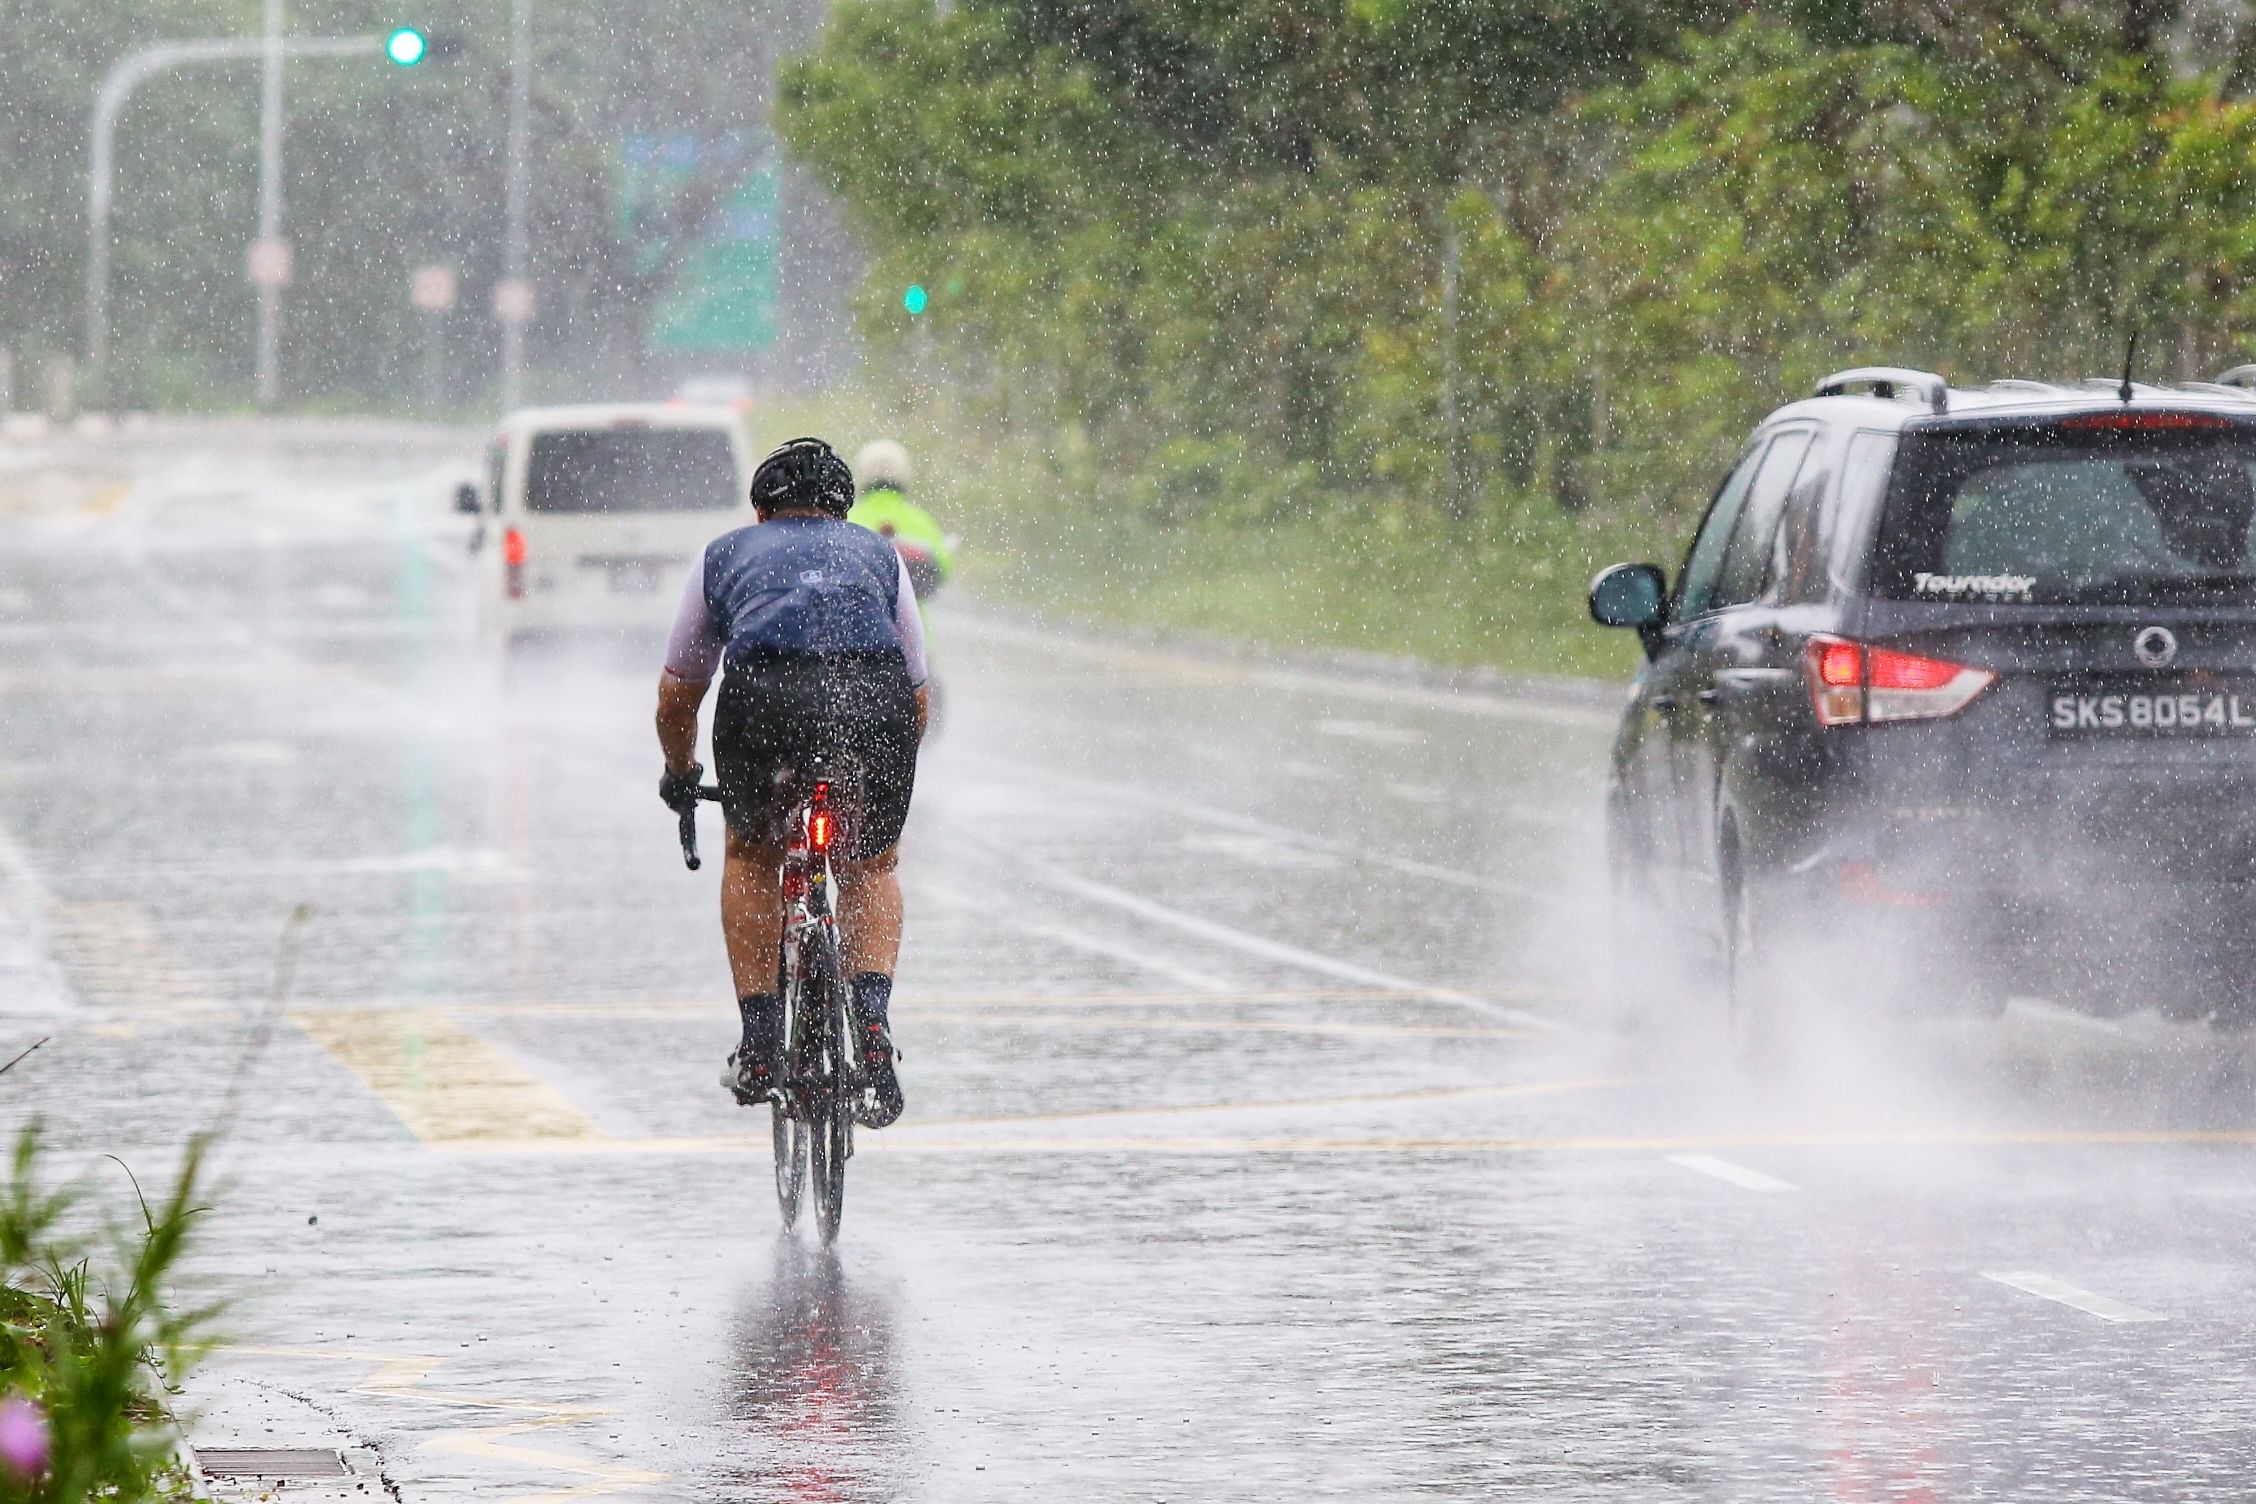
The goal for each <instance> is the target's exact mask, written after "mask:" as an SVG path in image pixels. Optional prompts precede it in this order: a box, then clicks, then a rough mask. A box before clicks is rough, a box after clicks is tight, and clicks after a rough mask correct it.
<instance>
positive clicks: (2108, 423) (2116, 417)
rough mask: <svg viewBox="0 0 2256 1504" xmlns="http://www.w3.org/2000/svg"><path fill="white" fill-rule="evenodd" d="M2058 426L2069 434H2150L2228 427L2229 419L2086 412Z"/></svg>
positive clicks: (2201, 415)
mask: <svg viewBox="0 0 2256 1504" xmlns="http://www.w3.org/2000/svg"><path fill="white" fill-rule="evenodd" d="M2060 426H2061V427H2062V428H2063V429H2066V430H2067V431H2068V432H2070V433H2126V432H2129V433H2152V432H2156V431H2158V430H2159V431H2163V432H2170V431H2176V430H2183V429H2188V428H2230V427H2232V420H2231V419H2230V418H2220V417H2218V416H2217V415H2216V414H2215V413H2141V412H2128V413H2087V414H2085V415H2084V416H2083V417H2080V418H2062V419H2061V420H2060Z"/></svg>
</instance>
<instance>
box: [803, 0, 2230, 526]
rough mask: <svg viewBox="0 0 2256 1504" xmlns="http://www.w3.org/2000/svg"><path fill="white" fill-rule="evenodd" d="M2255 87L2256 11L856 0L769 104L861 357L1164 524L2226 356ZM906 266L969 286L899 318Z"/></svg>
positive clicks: (1703, 479)
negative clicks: (1133, 484) (891, 354)
mask: <svg viewBox="0 0 2256 1504" xmlns="http://www.w3.org/2000/svg"><path fill="white" fill-rule="evenodd" d="M2252 81H2256V23H2251V22H2250V21H2249V19H2248V18H2247V17H2246V16H2245V15H2237V14H2226V15H2223V16H2222V17H2221V18H2220V16H2219V15H2217V14H2213V13H2212V11H2210V10H2204V11H2202V12H2201V13H2199V14H2193V13H2190V12H2189V11H2188V8H2187V7H2185V6H2182V5H2179V4H2174V3H2169V0H2113V3H2099V0H2068V3H2065V4H2062V3H2058V0H2042V3H2040V0H1929V3H1925V4H1919V3H1913V0H1870V3H1856V0H1806V3H1801V4H1773V5H1770V6H1767V7H1761V8H1757V9H1754V10H1753V11H1750V10H1749V8H1747V7H1712V6H1699V5H1689V4H1687V5H1669V4H1664V3H1650V4H1637V3H1621V4H1602V3H1596V0H1588V3H1572V4H1564V5H1562V4H1559V3H1544V4H1519V3H1513V0H1349V3H1346V4H1344V5H1342V4H1325V5H1318V4H1313V3H1306V0H1263V3H1259V4H1254V5H1223V4H1215V3H1209V0H962V3H960V4H959V5H958V6H957V7H956V8H955V9H954V10H953V11H952V12H950V13H948V14H945V15H942V14H936V13H935V10H934V8H933V7H932V6H931V5H929V4H928V3H926V0H844V3H843V4H841V5H840V7H839V8H838V11H837V13H836V16H835V19H834V22H833V24H832V26H831V28H830V29H829V30H828V32H827V33H826V34H825V36H824V39H823V42H822V45H821V47H820V49H819V51H818V52H816V53H815V54H814V55H813V56H811V57H809V58H807V59H805V60H804V61H802V62H800V63H799V64H797V65H795V66H794V67H793V68H791V69H790V70H789V71H788V72H787V74H786V77H785V81H784V89H783V93H782V103H783V115H782V119H781V122H780V126H781V129H782V130H783V132H784V133H785V135H786V138H787V140H788V141H789V142H790V144H791V145H792V146H793V147H794V148H795V150H797V151H798V153H799V154H800V155H801V156H802V157H803V158H805V159H806V160H808V161H811V162H812V163H814V164H815V165H816V166H817V167H818V169H819V170H821V171H822V172H823V173H824V174H825V175H826V177H827V178H828V179H829V181H830V182H831V183H832V184H833V185H834V186H835V187H836V188H837V190H838V191H839V192H840V193H841V194H842V195H843V196H844V198H845V200H846V202H847V203H848V205H849V206H850V209H851V211H852V213H853V215H854V216H855V218H856V220H857V222H858V223H859V224H860V225H861V226H862V228H863V229H864V231H865V233H866V235H867V236H868V238H869V239H870V240H871V241H872V242H873V244H874V245H875V246H876V247H877V251H878V268H879V269H878V273H877V276H876V277H875V279H874V280H873V284H872V285H873V293H872V295H871V297H870V298H869V299H868V300H867V303H866V305H865V310H864V311H865V315H866V329H867V332H868V333H869V334H870V336H871V337H872V338H873V339H874V340H875V341H877V342H878V344H879V345H880V347H881V348H884V347H887V346H888V344H889V342H890V343H891V347H892V348H894V349H895V351H896V353H897V358H899V359H901V360H904V361H906V360H910V359H912V358H913V357H916V356H917V354H918V344H917V343H916V342H922V341H931V342H933V346H934V349H933V351H932V352H931V353H932V355H934V356H936V357H937V358H940V359H942V360H945V361H946V362H948V365H947V369H948V371H949V372H950V373H951V374H952V375H959V376H960V375H961V374H962V373H964V372H974V373H984V374H985V376H986V378H987V379H988V380H990V381H991V382H992V383H993V384H994V393H995V400H996V402H997V403H998V405H1000V406H1009V407H1011V408H1013V409H1015V410H1022V411H1023V410H1025V409H1027V408H1028V407H1032V408H1033V409H1035V410H1038V411H1040V412H1041V414H1042V416H1043V417H1044V418H1045V419H1046V420H1049V421H1051V422H1054V423H1062V424H1065V425H1067V426H1069V427H1070V428H1072V429H1073V430H1075V431H1077V432H1080V433H1084V434H1086V435H1087V436H1088V437H1089V439H1090V440H1091V441H1093V442H1094V443H1095V444H1096V445H1097V446H1098V449H1099V451H1100V452H1101V453H1104V454H1106V455H1107V456H1109V457H1113V458H1116V459H1119V460H1122V461H1126V462H1128V463H1125V464H1122V465H1118V466H1116V467H1114V468H1116V469H1119V470H1122V471H1125V472H1133V473H1137V474H1141V475H1144V476H1146V477H1150V476H1153V475H1157V476H1158V477H1160V479H1159V480H1158V481H1157V482H1154V483H1153V484H1154V487H1155V493H1156V494H1155V497H1154V504H1155V509H1156V510H1158V511H1159V512H1161V513H1162V514H1163V515H1168V516H1179V515H1185V514H1198V513H1202V512H1220V513H1223V514H1232V513H1239V512H1245V511H1247V510H1248V509H1251V510H1253V511H1264V510H1267V511H1274V510H1275V509H1276V508H1277V507H1278V506H1280V505H1287V506H1289V505H1291V504H1292V503H1293V501H1294V499H1295V498H1296V497H1302V496H1309V495H1313V494H1314V493H1315V492H1317V491H1328V490H1332V489H1337V488H1341V487H1349V488H1358V489H1366V490H1375V491H1379V492H1386V493H1391V494H1393V495H1395V496H1396V497H1398V498H1401V499H1402V502H1403V504H1405V505H1409V506H1413V507H1418V506H1425V507H1431V508H1434V509H1437V510H1441V511H1444V512H1452V511H1453V512H1455V513H1456V514H1457V515H1459V516H1460V517H1463V516H1468V515H1471V512H1470V511H1468V510H1467V509H1468V505H1469V504H1468V501H1467V496H1468V493H1470V494H1471V495H1474V496H1477V495H1479V494H1483V493H1485V494H1489V495H1497V494H1500V493H1503V492H1526V491H1530V490H1533V491H1538V492H1545V493H1548V494H1549V495H1550V496H1552V497H1553V498H1554V499H1555V500H1556V501H1557V502H1559V503H1562V504H1565V505H1567V506H1569V507H1579V506H1581V505H1584V504H1588V503H1595V504H1598V505H1601V506H1603V507H1605V508H1608V509H1610V510H1613V511H1615V512H1619V513H1651V512H1656V511H1657V512H1659V513H1662V514H1666V513H1669V512H1671V511H1674V510H1680V509H1688V508H1691V507H1694V506H1696V505H1698V504H1699V502H1700V501H1701V500H1702V499H1703V498H1704V494H1705V486H1706V484H1707V482H1708V480H1709V479H1710V478H1712V476H1713V474H1714V473H1715V471H1716V467H1717V466H1718V465H1719V464H1720V463H1721V462H1722V461H1723V460H1724V459H1725V458H1727V457H1728V454H1729V451H1730V449H1731V447H1732V446H1733V445H1734V444H1735V443H1736V442H1737V440H1738V437H1739V436H1740V435H1741V434H1743V433H1744V431H1745V429H1746V427H1747V425H1748V424H1749V423H1750V422H1751V421H1752V420H1753V419H1754V418H1756V417H1758V416H1759V415H1760V414H1761V412H1762V411H1763V410H1764V409H1765V408H1766V407H1768V406H1770V405H1773V404H1775V403H1776V402H1777V401H1778V400H1780V399H1781V398H1782V397H1783V396H1784V395H1787V394H1790V393H1793V392H1797V391H1802V390H1806V389H1807V388H1808V385H1809V384H1810V382H1811V381H1812V380H1813V379H1814V378H1815V377H1816V376H1817V375H1819V374H1821V373H1822V372H1823V371H1824V370H1827V369H1830V368H1834V367H1838V366H1842V365H1850V364H1864V363H1871V362H1878V361H1888V362H1892V363H1900V364H1910V365H1922V366H1928V367H1932V368H1938V369H1942V370H1944V371H1946V372H1948V373H1949V374H1951V375H1953V376H1954V377H1957V378H1959V379H1968V380H1980V379H1985V378H1987V377H1990V376H1993V375H2015V376H2070V377H2073V376H2079V375H2088V374H2096V373H2099V372H2102V371H2106V370H2110V369H2112V368H2113V366H2114V365H2115V364H2117V363H2119V361H2120V359H2121V350H2122V345H2123V341H2124V340H2125V339H2126V338H2127V336H2128V335H2129V333H2130V332H2131V330H2133V329H2134V328H2136V329H2141V330H2144V331H2145V334H2146V342H2147V343H2146V348H2147V349H2148V351H2149V352H2150V354H2149V356H2148V358H2147V360H2148V367H2147V368H2148V369H2149V370H2150V371H2151V372H2153V373H2155V374H2157V375H2168V376H2172V377H2191V376H2200V375H2206V374H2208V373H2209V370H2210V368H2211V367H2213V366H2214V365H2215V364H2217V363H2218V362H2220V361H2222V360H2224V359H2226V358H2227V357H2228V356H2231V355H2234V354H2236V353H2238V352H2239V351H2240V350H2241V349H2242V345H2243V342H2244V341H2246V340H2248V339H2249V338H2250V337H2252V336H2256V329H2251V328H2250V318H2251V313H2252V312H2256V308H2252V306H2251V303H2250V299H2249V297H2248V294H2247V292H2246V291H2245V283H2246V272H2247V270H2248V269H2249V267H2250V255H2251V252H2252V250H2256V245H2252V244H2251V241H2252V238H2256V229H2252V228H2251V227H2252V226H2256V197H2252V186H2251V185H2252V184H2256V114H2252V109H2256V107H2252V106H2251V105H2250V104H2248V103H2246V102H2245V101H2244V100H2243V98H2242V94H2243V92H2244V91H2245V90H2246V89H2247V88H2248V87H2249V85H2250V84H2251V82H2252ZM910 280H917V281H922V282H924V283H926V284H927V285H933V286H946V285H950V284H955V285H960V286H961V287H962V288H963V289H964V290H963V292H962V293H961V295H960V296H957V297H953V298H950V297H942V298H940V299H939V300H938V301H937V302H936V303H935V305H934V313H933V316H932V317H931V318H930V319H929V320H928V321H927V327H926V328H923V329H919V330H917V331H915V332H914V333H913V334H912V331H911V330H910V328H909V326H908V322H907V321H906V320H905V319H903V318H902V317H901V316H900V315H899V313H898V310H897V307H896V306H895V305H892V304H890V303H889V302H888V300H887V299H885V298H884V297H882V296H879V295H878V293H877V291H876V289H883V288H894V287H897V286H898V285H900V284H903V283H905V282H907V281H910ZM1234 471H1251V472H1252V473H1253V474H1254V475H1255V476H1256V477H1258V478H1257V479H1256V480H1252V481H1247V480H1243V479H1237V480H1233V479H1231V478H1230V477H1231V475H1232V473H1233V472H1234ZM1476 509H1477V508H1476ZM1497 515H1502V513H1499V514H1497Z"/></svg>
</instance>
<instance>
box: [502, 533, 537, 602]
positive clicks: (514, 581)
mask: <svg viewBox="0 0 2256 1504" xmlns="http://www.w3.org/2000/svg"><path fill="white" fill-rule="evenodd" d="M530 552H531V551H530V550H529V549H527V548H526V546H525V535H524V534H523V533H521V532H519V531H518V530H517V529H516V528H508V529H506V530H504V531H503V533H502V535H501V562H502V566H503V570H502V574H503V578H502V584H503V588H505V589H506V590H507V591H508V593H509V598H510V599H511V600H513V601H521V600H523V599H524V598H525V559H526V556H527V555H528V554H529V553H530Z"/></svg>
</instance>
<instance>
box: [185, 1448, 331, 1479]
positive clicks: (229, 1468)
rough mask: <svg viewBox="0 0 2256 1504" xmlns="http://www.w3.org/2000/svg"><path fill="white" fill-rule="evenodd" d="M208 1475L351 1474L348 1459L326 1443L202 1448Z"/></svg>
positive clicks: (201, 1458)
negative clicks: (319, 1445)
mask: <svg viewBox="0 0 2256 1504" xmlns="http://www.w3.org/2000/svg"><path fill="white" fill-rule="evenodd" d="M196 1461H197V1462H198V1463H200V1464H202V1466H203V1469H204V1476H206V1477H208V1478H349V1477H351V1476H352V1470H351V1469H350V1468H348V1467H346V1466H345V1459H344V1458H342V1457H339V1456H338V1455H337V1454H336V1453H335V1452H332V1451H328V1450H327V1449H325V1448H322V1447H225V1448H220V1449H218V1450H215V1451H209V1452H206V1451H199V1452H197V1453H196Z"/></svg>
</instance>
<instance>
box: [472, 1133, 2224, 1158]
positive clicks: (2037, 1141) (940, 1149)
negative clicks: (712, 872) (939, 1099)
mask: <svg viewBox="0 0 2256 1504" xmlns="http://www.w3.org/2000/svg"><path fill="white" fill-rule="evenodd" d="M922 1131H923V1130H921V1129H914V1128H896V1129H893V1130H892V1131H890V1132H888V1133H882V1134H863V1135H860V1136H859V1137H858V1138H857V1139H856V1141H855V1145H854V1147H855V1152H856V1153H870V1152H879V1153H887V1152H890V1153H897V1154H1152V1155H1197V1156H1207V1155H1224V1154H1588V1153H1625V1154H1626V1153H1639V1154H1666V1153H1675V1152H1680V1151H1686V1150H1700V1149H1756V1148H1763V1149H1885V1148H2015V1147H2038V1148H2066V1147H2109V1146H2114V1147H2121V1146H2141V1145H2238V1146H2247V1145H2256V1128H2228V1129H2155V1130H2139V1129H2059V1130H2050V1129H2040V1130H2026V1131H2022V1130H2012V1129H2005V1130H1997V1131H1985V1130H1971V1129H1939V1130H1935V1131H1932V1132H1875V1133H1714V1134H1684V1135H1677V1136H1654V1137H1635V1136H1623V1137H1605V1136H1594V1137H1584V1138H1320V1137H1297V1138H1244V1137H1228V1136H1210V1137H1197V1138H1193V1137H1172V1138H1160V1137H1139V1136H1134V1135H1120V1136H1114V1137H1101V1138H1100V1137H1073V1138H1063V1137H1059V1138H1032V1137H1013V1136H1010V1135H1005V1134H997V1135H994V1136H992V1137H969V1138H937V1137H936V1138H922V1137H919V1136H918V1135H919V1133H921V1132H922ZM431 1147H432V1148H434V1149H437V1150H440V1151H442V1152H445V1153H451V1154H463V1155H519V1154H523V1155H581V1154H586V1155H609V1154H658V1155H664V1154H685V1155H687V1154H767V1153H769V1152H771V1151H770V1147H769V1144H768V1140H767V1137H766V1135H765V1134H764V1133H763V1134H761V1135H759V1136H757V1137H755V1136H753V1135H751V1134H746V1135H745V1136H743V1137H740V1138H610V1139H587V1140H579V1141H566V1140H554V1139H549V1140H541V1139H524V1140H518V1141H508V1140H501V1139H495V1140H488V1141H485V1142H479V1143H438V1144H433V1145H432V1146H431Z"/></svg>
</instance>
